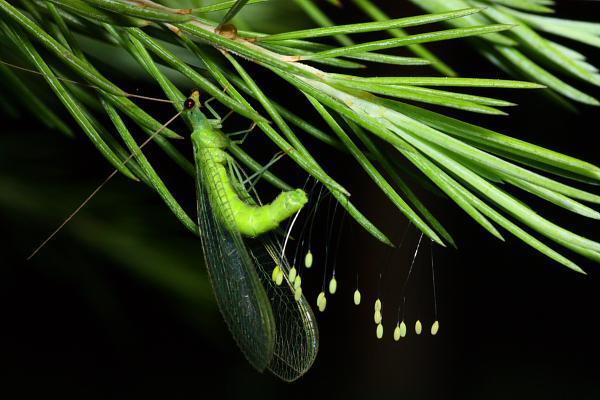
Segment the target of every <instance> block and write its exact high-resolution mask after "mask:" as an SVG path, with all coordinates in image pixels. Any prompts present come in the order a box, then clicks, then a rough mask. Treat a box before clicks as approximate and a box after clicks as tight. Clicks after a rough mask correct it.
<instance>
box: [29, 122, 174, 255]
mask: <svg viewBox="0 0 600 400" xmlns="http://www.w3.org/2000/svg"><path fill="white" fill-rule="evenodd" d="M181 113H183V111H179V112H178V113H177V114H175V115H174V116H173V117H171V119H169V120H168V121H167V122H165V123H164V124H163V125H161V127H160V128H158V129H157V130H156V132H154V133H153V134H152V135H150V137H148V139H146V140H145V141H144V142H143V143H142V144H141V145H140V147H139V151H141V150H142V149H143V148H144V146H146V145H147V144H148V143H150V142H151V141H152V140H153V139H154V138H155V137H156V136H157V135H158V134H159V133H160V132H161V131H162V130H163V129H165V128H166V127H167V126H168V125H169V124H170V123H171V122H173V121H175V120H176V119H177V118H178V117H179V116H180V115H181ZM137 154H139V153H138V152H133V153H131V154H130V155H129V156H127V158H126V159H125V160H124V161H123V165H125V164H127V163H128V162H129V161H130V160H131V159H132V158H133V157H134V156H136V155H137ZM117 172H118V170H117V169H115V170H114V171H113V172H111V173H110V174H109V175H108V176H107V177H106V179H104V180H103V181H102V183H101V184H100V185H98V187H97V188H96V189H95V190H94V191H93V192H92V193H91V194H90V195H89V196H88V197H86V199H85V200H84V201H83V202H82V203H81V204H80V205H79V206H78V207H77V208H76V209H75V211H73V212H72V213H71V214H70V215H69V216H68V217H67V219H65V220H64V221H63V223H62V224H60V225H59V226H58V228H56V229H55V230H54V232H52V233H51V234H50V236H48V237H47V238H46V239H45V240H44V241H43V242H42V243H41V244H40V245H39V246H38V247H36V248H35V250H34V251H33V253H31V254H30V255H29V257H27V261H29V260H31V259H32V258H33V257H34V256H35V255H36V254H37V253H38V252H39V251H40V250H41V249H42V248H43V247H44V246H45V245H46V244H47V243H48V242H49V241H50V240H52V238H53V237H54V236H56V234H57V233H58V232H60V231H61V229H62V228H63V227H64V226H65V225H67V224H68V223H69V221H71V220H72V219H73V217H75V215H77V213H78V212H79V211H80V210H81V209H82V208H83V207H85V205H86V204H87V203H89V202H90V200H92V199H93V198H94V196H95V195H96V194H97V193H98V192H99V191H100V190H101V189H102V188H103V187H104V186H105V185H106V184H107V183H108V182H109V181H110V180H111V179H112V178H113V177H114V176H115V175H116V174H117Z"/></svg>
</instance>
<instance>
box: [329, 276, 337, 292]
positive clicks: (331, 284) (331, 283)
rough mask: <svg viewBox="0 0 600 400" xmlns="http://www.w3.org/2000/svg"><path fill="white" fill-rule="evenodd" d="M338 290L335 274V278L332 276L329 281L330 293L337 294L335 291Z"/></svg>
mask: <svg viewBox="0 0 600 400" xmlns="http://www.w3.org/2000/svg"><path fill="white" fill-rule="evenodd" d="M336 290H337V281H336V280H335V276H334V277H333V278H331V280H330V281H329V293H331V294H335V291H336Z"/></svg>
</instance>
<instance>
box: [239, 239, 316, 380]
mask: <svg viewBox="0 0 600 400" xmlns="http://www.w3.org/2000/svg"><path fill="white" fill-rule="evenodd" d="M254 242H258V243H255V244H250V255H251V256H252V258H253V259H254V262H255V265H256V266H257V269H258V271H259V275H260V277H261V279H262V282H263V283H264V285H265V288H266V290H267V295H268V297H269V301H270V303H271V309H272V310H273V315H274V316H275V325H276V338H275V350H274V354H273V359H272V361H271V363H270V364H269V370H271V372H272V373H273V374H275V375H277V376H278V377H279V378H281V379H283V380H285V381H288V382H291V381H294V380H296V379H298V378H300V377H301V376H302V375H304V374H305V373H306V372H307V371H308V370H309V369H310V367H311V366H312V364H313V362H314V361H315V358H316V357H317V352H318V350H319V330H318V328H317V322H316V318H315V316H314V314H313V312H312V310H311V308H310V306H309V304H308V302H307V301H306V299H305V298H304V296H302V297H301V298H300V300H298V301H296V300H295V298H294V287H293V282H290V281H289V280H288V272H289V270H290V265H289V264H288V262H287V260H286V259H285V257H283V258H282V257H281V241H280V240H279V241H278V240H276V239H275V234H267V235H263V236H262V237H260V238H259V239H258V240H255V241H254ZM276 265H279V267H280V268H281V269H282V270H283V271H284V274H285V276H284V280H283V283H282V284H281V286H277V285H276V284H275V282H273V280H272V279H271V272H272V271H273V268H275V266H276Z"/></svg>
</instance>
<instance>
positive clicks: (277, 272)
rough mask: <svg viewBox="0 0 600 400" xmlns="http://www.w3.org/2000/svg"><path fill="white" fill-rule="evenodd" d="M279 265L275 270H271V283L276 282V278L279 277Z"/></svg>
mask: <svg viewBox="0 0 600 400" xmlns="http://www.w3.org/2000/svg"><path fill="white" fill-rule="evenodd" d="M279 270H280V268H279V265H276V266H275V268H273V272H272V273H271V279H272V280H273V282H277V276H278V275H279Z"/></svg>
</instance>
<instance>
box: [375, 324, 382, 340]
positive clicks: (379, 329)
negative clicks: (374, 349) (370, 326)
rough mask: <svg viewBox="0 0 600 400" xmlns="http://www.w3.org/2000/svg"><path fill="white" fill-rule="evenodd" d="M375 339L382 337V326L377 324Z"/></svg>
mask: <svg viewBox="0 0 600 400" xmlns="http://www.w3.org/2000/svg"><path fill="white" fill-rule="evenodd" d="M376 333H377V339H381V338H382V337H383V325H382V324H379V325H377V331H376Z"/></svg>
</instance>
